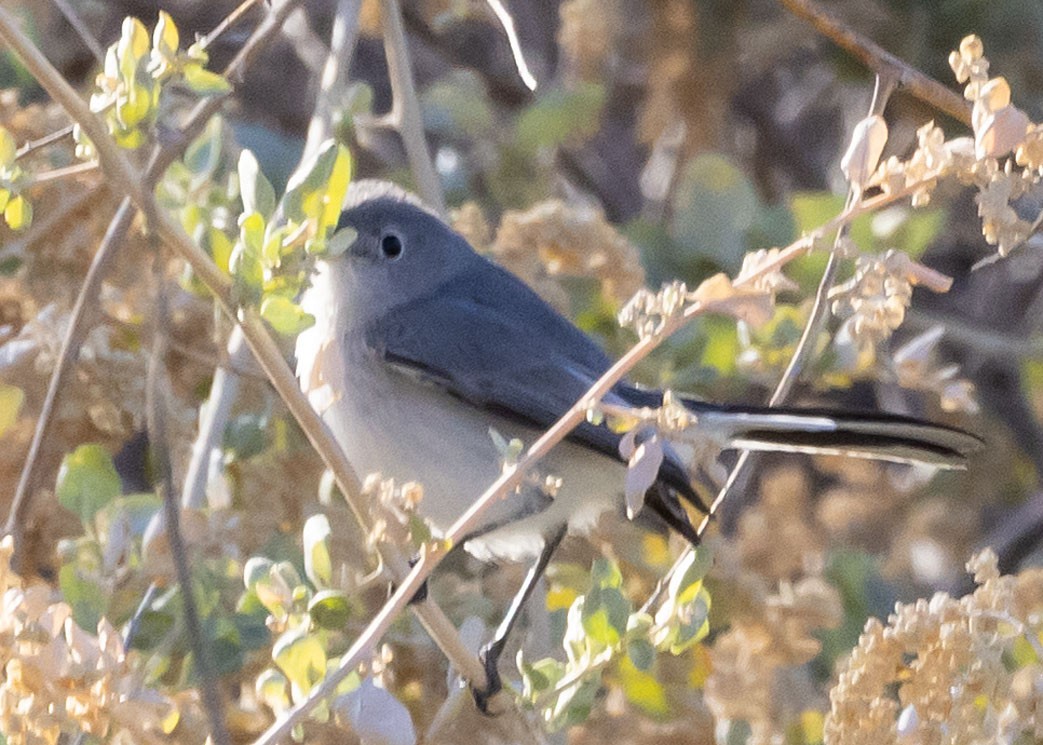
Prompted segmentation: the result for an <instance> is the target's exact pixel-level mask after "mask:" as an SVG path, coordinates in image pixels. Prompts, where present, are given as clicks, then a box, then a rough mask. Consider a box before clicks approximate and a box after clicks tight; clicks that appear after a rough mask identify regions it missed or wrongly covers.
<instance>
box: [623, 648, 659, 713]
mask: <svg viewBox="0 0 1043 745" xmlns="http://www.w3.org/2000/svg"><path fill="white" fill-rule="evenodd" d="M619 682H620V684H621V687H622V689H623V693H624V694H626V697H627V699H628V700H629V701H630V703H632V704H634V705H635V706H637V707H639V708H641V709H643V710H644V711H645V712H646V713H648V714H652V715H655V716H663V715H664V714H667V713H668V712H669V711H670V705H669V704H668V703H667V700H666V691H665V690H664V689H663V686H662V685H661V684H660V683H659V681H658V680H656V677H655V676H654V675H652V674H651V673H649V672H645V671H644V670H640V669H638V668H637V667H636V666H635V665H634V663H633V662H631V660H630V657H627V656H624V657H622V658H621V659H620V660H619Z"/></svg>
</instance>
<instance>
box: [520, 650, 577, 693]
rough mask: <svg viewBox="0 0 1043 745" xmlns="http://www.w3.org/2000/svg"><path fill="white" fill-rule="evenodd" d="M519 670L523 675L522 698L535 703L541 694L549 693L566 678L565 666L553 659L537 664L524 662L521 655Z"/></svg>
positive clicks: (547, 658) (540, 661)
mask: <svg viewBox="0 0 1043 745" xmlns="http://www.w3.org/2000/svg"><path fill="white" fill-rule="evenodd" d="M518 668H519V670H520V671H521V674H522V686H523V687H522V696H523V697H524V698H525V699H526V700H527V701H533V700H534V699H535V698H536V697H537V696H538V695H539V694H541V693H543V692H544V691H549V690H550V689H551V688H553V687H554V686H555V685H556V684H557V682H558V681H559V680H561V679H562V678H563V677H565V672H566V670H565V664H564V663H562V662H559V661H558V660H555V659H554V658H552V657H545V658H543V659H541V660H536V662H532V663H529V662H524V661H523V660H522V659H521V655H519V663H518Z"/></svg>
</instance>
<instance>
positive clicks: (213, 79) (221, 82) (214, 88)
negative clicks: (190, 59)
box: [181, 64, 232, 96]
mask: <svg viewBox="0 0 1043 745" xmlns="http://www.w3.org/2000/svg"><path fill="white" fill-rule="evenodd" d="M181 74H182V75H183V76H184V79H185V85H187V86H188V88H189V89H190V90H191V91H192V92H193V93H197V94H199V95H200V96H215V95H218V94H220V93H227V92H228V91H230V90H232V84H231V83H229V82H228V81H227V80H226V79H225V78H224V77H223V76H221V75H219V74H218V73H216V72H211V71H210V70H207V69H206V68H204V67H203V66H202V65H198V64H187V65H185V66H184V67H183V68H182V70H181Z"/></svg>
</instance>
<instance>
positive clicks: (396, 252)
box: [380, 233, 402, 259]
mask: <svg viewBox="0 0 1043 745" xmlns="http://www.w3.org/2000/svg"><path fill="white" fill-rule="evenodd" d="M380 251H381V253H383V254H384V256H385V257H386V258H388V259H397V258H398V257H399V256H401V255H402V239H401V238H399V237H398V236H397V235H395V234H394V233H384V235H383V236H381V238H380Z"/></svg>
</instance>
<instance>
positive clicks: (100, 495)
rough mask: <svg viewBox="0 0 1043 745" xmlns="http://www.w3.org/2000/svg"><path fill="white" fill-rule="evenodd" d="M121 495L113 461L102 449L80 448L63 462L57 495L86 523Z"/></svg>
mask: <svg viewBox="0 0 1043 745" xmlns="http://www.w3.org/2000/svg"><path fill="white" fill-rule="evenodd" d="M121 491H122V486H121V485H120V477H119V474H118V473H116V467H115V466H114V465H113V464H112V458H111V457H110V456H109V454H108V452H107V451H106V450H105V448H103V447H101V445H94V444H88V445H80V446H79V447H78V448H76V449H75V450H74V451H73V452H71V453H69V454H68V455H66V456H65V458H63V459H62V465H61V468H60V469H59V470H58V482H57V485H56V486H55V495H56V496H57V497H58V502H59V503H60V504H61V505H62V506H63V507H65V508H66V509H69V510H72V511H73V512H75V513H76V514H77V515H78V516H79V517H80V519H81V520H83V521H84V522H87V521H88V520H90V519H91V518H93V517H94V515H95V513H97V512H98V510H100V509H101V508H102V507H104V506H105V505H107V504H108V503H109V502H111V501H112V500H113V499H115V498H116V497H118V496H119V495H120V493H121Z"/></svg>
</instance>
